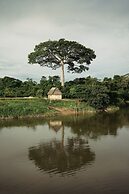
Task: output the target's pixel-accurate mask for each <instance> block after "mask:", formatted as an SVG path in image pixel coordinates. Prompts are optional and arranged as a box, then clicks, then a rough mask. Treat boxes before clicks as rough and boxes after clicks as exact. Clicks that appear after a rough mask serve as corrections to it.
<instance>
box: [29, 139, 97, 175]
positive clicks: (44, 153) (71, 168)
mask: <svg viewBox="0 0 129 194" xmlns="http://www.w3.org/2000/svg"><path fill="white" fill-rule="evenodd" d="M62 145H63V146H62ZM29 159H30V160H33V161H34V163H35V165H36V166H37V167H38V168H39V169H40V170H43V171H47V172H48V173H50V174H53V173H54V174H57V173H59V174H61V175H63V176H64V175H65V174H67V175H72V174H74V173H75V172H76V171H78V170H80V169H81V168H82V167H84V168H86V165H90V164H91V163H92V162H93V161H94V160H95V153H94V152H93V151H91V149H90V147H89V145H88V142H87V141H85V140H84V139H81V138H68V139H67V144H66V145H64V144H62V141H61V142H60V141H57V140H56V139H54V140H52V141H50V142H48V143H41V144H40V145H38V146H34V147H31V148H30V149H29Z"/></svg>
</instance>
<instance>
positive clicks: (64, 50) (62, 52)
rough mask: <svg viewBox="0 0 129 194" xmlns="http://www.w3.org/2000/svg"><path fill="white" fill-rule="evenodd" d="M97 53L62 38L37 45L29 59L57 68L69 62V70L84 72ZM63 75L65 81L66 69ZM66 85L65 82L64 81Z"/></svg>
mask: <svg viewBox="0 0 129 194" xmlns="http://www.w3.org/2000/svg"><path fill="white" fill-rule="evenodd" d="M95 58H96V55H95V53H94V51H93V50H92V49H89V48H86V47H85V46H83V45H81V44H79V43H77V42H75V41H68V40H65V39H60V40H58V41H56V40H54V41H52V40H49V41H46V42H42V43H40V44H39V45H36V46H35V48H34V52H31V53H30V54H29V55H28V61H29V63H31V64H35V63H38V64H39V65H41V66H47V67H50V68H52V69H54V70H55V69H57V68H59V67H62V68H63V69H64V65H65V64H67V65H68V66H67V70H68V72H72V73H82V72H83V71H85V70H88V69H89V64H90V63H91V61H92V60H93V59H95ZM63 69H62V77H63V82H64V70H63ZM62 86H64V83H62Z"/></svg>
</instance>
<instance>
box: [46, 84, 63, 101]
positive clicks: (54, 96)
mask: <svg viewBox="0 0 129 194" xmlns="http://www.w3.org/2000/svg"><path fill="white" fill-rule="evenodd" d="M48 99H49V100H61V99H62V92H61V91H60V90H59V89H58V88H57V87H52V88H51V89H50V90H49V92H48Z"/></svg>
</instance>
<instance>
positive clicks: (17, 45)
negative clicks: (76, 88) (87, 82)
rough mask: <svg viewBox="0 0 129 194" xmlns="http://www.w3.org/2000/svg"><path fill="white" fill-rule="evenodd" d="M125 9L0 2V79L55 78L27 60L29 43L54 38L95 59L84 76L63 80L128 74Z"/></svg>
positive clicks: (112, 4)
mask: <svg viewBox="0 0 129 194" xmlns="http://www.w3.org/2000/svg"><path fill="white" fill-rule="evenodd" d="M15 3H16V4H15ZM7 5H8V6H7ZM128 5H129V2H128V1H127V0H123V1H120V0H119V1H118V0H117V1H116V0H114V1H110V0H109V1H102V0H91V1H87V0H85V1H84V0H80V1H78V0H69V1H68V0H66V1H63V0H60V1H59V0H56V1H51V0H49V1H41V0H37V1H30V0H26V1H24V0H23V1H18V0H17V1H15V0H12V1H9V0H5V1H4V2H3V3H1V2H0V9H1V10H0V16H1V17H0V23H1V29H0V42H1V44H0V77H1V76H4V75H8V76H14V77H17V78H20V79H24V78H26V77H32V78H34V79H40V78H41V76H42V75H46V76H48V75H55V74H58V75H59V74H60V71H59V69H58V70H57V71H52V70H50V69H47V68H42V67H40V66H38V65H30V64H28V62H27V56H28V54H29V53H30V52H31V51H33V48H34V46H35V44H38V43H40V42H41V41H46V40H48V39H59V38H66V39H70V40H76V41H78V42H80V43H82V44H84V45H85V46H87V47H90V48H92V49H93V50H95V52H96V55H97V58H96V59H95V61H94V62H93V63H92V64H91V66H90V70H89V71H88V72H85V73H83V74H81V75H78V74H67V73H66V79H73V78H75V77H76V76H87V75H91V76H92V75H93V76H97V77H104V76H113V75H114V74H125V73H127V72H129V56H128V50H129V45H128V42H129V23H128V21H129V13H128V11H127V7H128ZM9 9H10V11H9ZM2 16H3V17H2Z"/></svg>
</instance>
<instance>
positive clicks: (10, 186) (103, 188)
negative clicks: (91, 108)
mask: <svg viewBox="0 0 129 194" xmlns="http://www.w3.org/2000/svg"><path fill="white" fill-rule="evenodd" d="M47 193H49V194H51V193H52V194H83V193H84V194H128V193H129V111H128V110H121V111H118V112H116V113H112V114H111V113H110V114H107V113H104V114H97V115H93V116H90V115H89V116H85V115H79V116H77V115H75V116H65V117H60V116H58V117H52V118H48V119H36V120H34V119H32V120H27V119H26V120H8V121H1V122H0V194H47Z"/></svg>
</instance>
